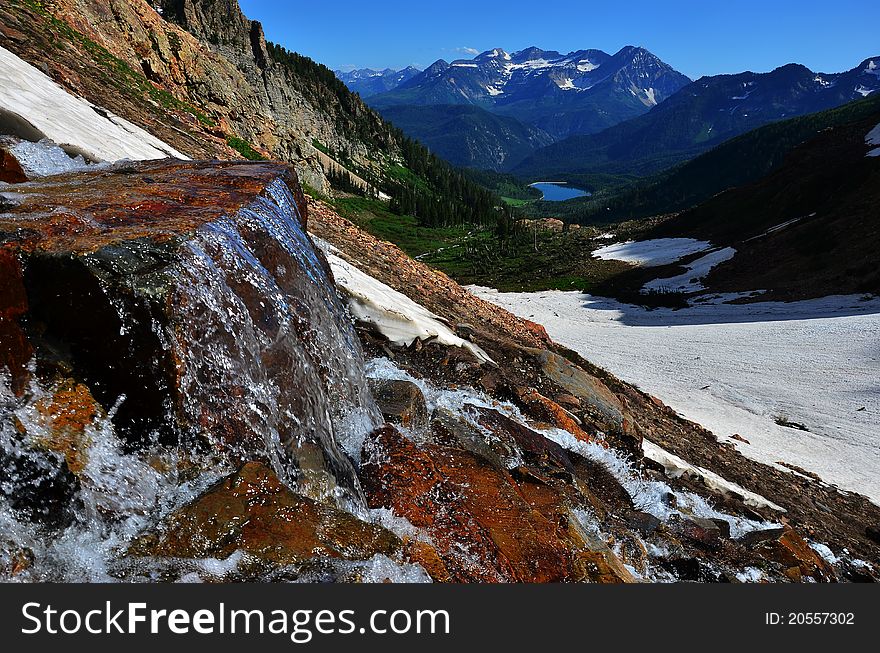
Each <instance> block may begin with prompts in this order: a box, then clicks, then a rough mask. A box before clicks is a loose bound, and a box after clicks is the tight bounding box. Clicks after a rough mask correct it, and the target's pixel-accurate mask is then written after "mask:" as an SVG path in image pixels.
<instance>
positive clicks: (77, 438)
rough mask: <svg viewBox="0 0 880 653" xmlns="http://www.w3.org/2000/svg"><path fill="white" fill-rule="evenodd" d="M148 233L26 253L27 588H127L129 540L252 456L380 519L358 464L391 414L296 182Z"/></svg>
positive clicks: (10, 495) (11, 531) (3, 447)
mask: <svg viewBox="0 0 880 653" xmlns="http://www.w3.org/2000/svg"><path fill="white" fill-rule="evenodd" d="M85 174H88V173H85ZM233 174H234V173H233ZM149 183H150V184H153V183H154V182H153V181H152V179H150V182H149ZM121 192H124V191H121ZM252 197H253V195H252ZM200 199H201V198H200ZM123 202H124V200H122V201H121V202H120V204H121V205H124V204H123ZM87 224H88V226H89V228H91V226H93V225H94V226H95V228H96V229H101V228H104V227H103V226H102V225H100V224H98V223H95V222H94V221H91V222H88V223H87ZM147 232H148V235H147V236H146V237H143V236H142V235H140V234H138V236H136V237H128V235H127V234H126V237H123V238H120V239H119V240H118V241H115V242H114V243H113V244H111V245H107V246H104V247H102V248H100V249H98V250H97V251H94V252H87V253H70V254H64V255H60V256H59V255H56V254H42V253H39V252H37V253H34V254H29V255H26V256H24V257H23V266H22V270H23V276H22V279H23V289H24V290H26V294H27V297H28V304H29V305H28V314H27V316H26V319H24V320H23V321H22V325H23V327H24V329H25V331H26V332H27V334H28V337H29V338H30V339H31V340H32V342H33V345H34V350H35V351H36V356H35V359H34V360H33V361H32V363H31V364H30V366H29V373H28V377H29V378H28V380H27V382H26V383H24V391H23V392H22V391H21V387H19V386H21V384H20V383H19V382H18V381H16V380H15V379H14V378H13V375H11V374H10V373H9V371H7V370H6V369H5V368H0V530H2V531H3V536H2V537H0V577H6V575H7V574H8V573H9V570H10V569H14V568H15V565H17V564H19V563H20V562H21V561H19V560H17V558H16V556H19V555H25V553H21V552H27V553H26V555H27V556H33V557H34V558H35V560H33V565H32V566H29V567H28V570H29V571H27V572H26V573H25V575H24V576H22V578H24V579H30V580H87V581H88V580H113V579H114V578H118V577H130V576H129V575H127V574H129V572H126V571H120V570H119V568H118V567H119V565H122V564H123V563H122V561H121V558H120V554H121V553H122V552H124V550H125V548H126V546H127V544H128V542H130V541H131V539H132V538H133V537H134V536H136V535H137V534H138V533H139V532H142V531H143V529H144V528H146V527H148V526H150V524H154V523H155V522H156V521H157V520H158V519H160V518H161V516H162V515H165V514H167V513H168V512H169V511H170V510H173V509H175V508H176V507H178V506H180V505H182V504H183V503H185V502H187V501H189V500H191V499H193V498H194V497H195V496H197V495H198V494H199V493H200V492H201V491H204V490H205V489H206V488H207V487H208V486H210V485H211V484H212V483H214V482H216V481H217V480H218V479H219V478H221V477H222V476H223V475H225V474H228V473H230V472H231V471H232V470H233V469H234V468H235V467H236V466H237V465H239V464H240V463H242V462H243V461H247V460H254V459H262V460H265V461H268V462H269V464H270V465H271V466H272V467H273V469H274V471H275V472H276V473H277V475H278V476H279V478H281V479H282V480H283V481H284V482H285V483H286V484H287V485H288V486H289V487H291V488H292V489H293V490H294V491H296V492H298V493H300V494H303V495H306V496H308V497H310V498H312V499H315V500H318V501H321V502H326V503H331V504H334V505H336V506H338V507H341V508H343V509H345V510H348V511H349V512H352V513H354V514H356V515H357V516H359V517H361V518H367V517H368V512H367V510H366V506H365V502H364V500H363V495H362V492H361V489H360V485H359V481H358V477H357V473H356V470H355V465H354V463H353V462H352V461H353V460H356V459H357V457H358V454H359V452H360V448H361V446H362V444H363V441H364V439H365V437H366V436H367V435H368V434H369V433H370V432H371V431H372V430H374V429H375V428H376V427H378V426H379V425H381V423H382V417H381V414H380V412H379V410H378V408H377V407H376V405H375V402H374V400H373V398H372V396H371V394H370V392H369V389H368V385H367V382H366V377H365V373H364V360H363V354H362V351H361V347H360V343H359V341H358V338H357V335H356V333H355V331H354V327H353V322H352V319H351V317H350V315H349V314H348V313H347V310H346V308H345V307H344V305H343V304H342V303H341V301H340V299H339V297H338V296H337V292H336V288H335V284H334V281H333V278H332V275H331V273H330V271H329V267H328V266H327V264H326V261H325V260H324V259H323V257H322V256H321V255H320V254H319V253H317V252H316V250H315V248H314V247H313V244H312V242H311V240H310V239H309V237H308V235H307V233H306V231H305V227H304V220H303V219H302V217H301V215H300V211H299V208H298V205H297V202H296V200H295V197H294V195H293V193H292V192H291V190H290V188H289V187H288V185H287V183H286V182H285V179H284V177H283V176H279V177H277V178H276V179H275V180H274V181H272V182H270V183H268V184H267V185H266V186H265V187H264V188H263V190H262V192H261V193H260V194H259V195H257V196H256V197H255V198H254V199H251V201H250V203H249V204H247V205H246V206H244V208H239V209H237V210H236V211H234V212H230V213H228V214H226V215H224V216H222V217H219V218H217V219H212V220H210V221H204V222H202V223H201V224H200V225H199V226H196V227H194V228H189V229H187V230H186V231H184V232H183V233H180V232H177V231H172V230H171V229H170V228H167V227H164V226H162V227H160V232H159V233H154V232H149V231H148V230H147ZM102 233H103V232H102ZM24 290H23V291H24ZM3 344H4V346H5V344H6V343H5V342H4V343H3ZM138 573H139V574H140V576H138V577H140V578H142V577H144V576H147V577H154V576H155V575H156V574H157V573H159V572H157V571H156V570H155V569H146V570H141V572H138Z"/></svg>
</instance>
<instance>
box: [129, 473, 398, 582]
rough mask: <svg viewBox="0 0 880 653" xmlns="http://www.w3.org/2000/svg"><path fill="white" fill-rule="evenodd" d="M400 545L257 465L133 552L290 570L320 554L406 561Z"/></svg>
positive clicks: (209, 494) (227, 480)
mask: <svg viewBox="0 0 880 653" xmlns="http://www.w3.org/2000/svg"><path fill="white" fill-rule="evenodd" d="M401 546H402V543H401V541H400V539H399V538H398V537H397V536H396V535H394V534H392V533H390V532H389V531H387V530H385V529H384V528H381V527H379V526H375V525H373V524H368V523H366V522H363V521H361V520H359V519H357V518H356V517H354V516H353V515H351V514H349V513H347V512H344V511H342V510H339V509H336V508H333V507H331V506H329V505H326V504H321V503H318V502H316V501H314V500H312V499H309V498H308V497H305V496H302V495H300V494H296V493H295V492H293V491H291V490H290V489H289V488H288V487H286V486H285V485H284V484H283V483H281V481H279V480H278V477H277V476H276V475H275V473H274V472H273V471H272V470H271V469H269V468H268V467H267V466H266V465H265V464H263V463H258V462H252V463H247V464H245V465H244V466H243V467H242V468H241V469H239V470H238V471H237V472H235V473H234V474H232V475H231V476H228V477H227V478H225V479H223V480H222V481H221V482H220V483H218V484H217V485H215V486H214V487H212V488H210V489H209V490H207V491H206V492H205V493H204V494H202V495H201V496H200V497H198V498H197V499H196V500H194V501H193V502H192V503H190V504H188V505H186V506H183V507H182V508H179V509H178V510H176V511H175V512H173V513H172V514H171V515H169V516H168V517H167V518H166V519H164V520H163V521H162V523H160V524H159V525H158V526H157V527H156V528H155V530H153V531H151V532H149V533H146V534H144V535H142V536H140V537H139V538H138V539H137V540H135V541H134V542H133V543H132V545H131V547H130V548H129V550H128V553H127V555H129V556H159V557H173V558H219V559H226V558H228V557H229V556H230V555H232V554H233V553H235V552H236V551H243V552H245V553H247V554H249V555H251V556H253V557H255V558H258V559H260V560H263V561H266V562H270V563H273V564H275V565H281V566H286V565H299V564H302V563H304V562H307V561H309V560H311V559H312V558H314V557H331V558H343V559H347V560H366V559H369V558H371V557H373V556H374V555H376V554H383V555H386V556H389V557H393V556H397V557H400V554H401Z"/></svg>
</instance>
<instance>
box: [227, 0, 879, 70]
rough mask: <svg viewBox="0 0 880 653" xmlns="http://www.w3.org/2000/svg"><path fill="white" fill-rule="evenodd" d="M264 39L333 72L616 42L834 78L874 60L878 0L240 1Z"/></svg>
mask: <svg viewBox="0 0 880 653" xmlns="http://www.w3.org/2000/svg"><path fill="white" fill-rule="evenodd" d="M239 2H240V4H241V7H242V9H243V10H244V12H245V14H246V15H247V16H248V17H249V18H253V19H256V20H260V21H261V22H262V23H263V27H264V29H265V31H266V36H267V38H268V39H269V40H271V41H275V42H276V43H280V44H281V45H284V46H285V47H287V48H288V49H290V50H295V51H297V52H300V53H302V54H305V55H307V56H309V57H311V58H313V59H315V60H316V61H319V62H321V63H323V64H326V65H327V66H329V67H331V68H352V67H357V68H385V67H392V68H402V67H405V66H407V65H409V64H414V65H418V66H420V67H425V66H427V65H430V64H431V63H433V62H434V61H436V60H437V59H441V58H442V59H446V60H452V59H458V58H464V57H468V58H469V57H471V56H473V53H476V52H482V51H484V50H489V49H492V48H495V47H501V48H504V49H506V50H508V51H514V50H519V49H522V48H525V47H528V46H530V45H536V46H538V47H541V48H544V49H546V50H559V51H560V52H570V51H572V50H580V49H586V48H598V49H600V50H605V51H606V52H610V53H614V52H616V51H617V50H619V49H620V48H621V47H623V46H624V45H639V46H642V47H645V48H647V49H648V50H651V51H652V52H653V53H654V54H656V55H657V56H659V57H660V58H661V59H663V60H664V61H666V62H667V63H669V64H670V65H672V66H673V67H674V68H676V69H677V70H679V71H681V72H683V73H685V74H686V75H689V76H690V77H693V78H696V77H699V76H701V75H715V74H720V73H734V72H742V71H744V70H752V71H755V72H765V71H768V70H772V69H773V68H776V67H777V66H781V65H783V64H786V63H792V62H796V63H802V64H805V65H806V66H808V67H809V68H811V69H812V70H815V71H817V72H829V73H830V72H839V71H842V70H848V69H850V68H853V67H855V66H856V65H857V64H858V63H859V62H861V61H862V60H863V59H866V58H868V57H871V56H875V55H880V29H878V23H877V16H878V11H877V7H878V5H877V4H876V3H877V2H878V0H834V1H833V2H825V1H823V2H817V1H816V0H757V1H756V0H725V1H724V2H719V1H717V0H702V1H697V0H610V1H609V0H602V1H601V2H595V1H590V0H556V1H550V2H547V1H545V2H541V1H540V0H530V1H522V0H506V1H505V0H494V1H486V0H445V1H443V0H438V1H430V0H428V1H426V0H407V1H403V0H361V1H359V2H353V1H351V0H292V1H284V0H239Z"/></svg>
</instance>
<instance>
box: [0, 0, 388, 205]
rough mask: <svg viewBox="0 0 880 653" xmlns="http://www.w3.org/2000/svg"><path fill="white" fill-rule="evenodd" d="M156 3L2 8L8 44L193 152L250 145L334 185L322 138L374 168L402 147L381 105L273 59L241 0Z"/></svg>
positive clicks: (119, 0)
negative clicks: (339, 94)
mask: <svg viewBox="0 0 880 653" xmlns="http://www.w3.org/2000/svg"><path fill="white" fill-rule="evenodd" d="M153 4H154V3H153ZM153 4H151V3H149V2H146V0H52V1H51V2H46V3H39V4H37V3H26V2H23V1H21V2H19V1H16V2H13V3H10V4H9V5H8V6H4V8H2V9H0V37H2V38H0V45H3V47H6V48H8V49H10V50H12V51H13V52H15V53H16V54H17V55H18V56H20V57H22V58H23V59H25V60H26V61H28V62H30V63H32V64H34V65H37V66H39V67H41V68H44V69H45V72H47V74H49V75H50V76H51V77H52V78H53V79H55V80H56V81H57V82H59V83H60V84H61V85H62V86H63V87H65V88H66V89H68V90H70V91H72V92H73V93H75V94H78V95H81V96H83V97H85V98H86V99H87V100H89V101H91V102H92V103H94V104H96V105H99V106H102V107H106V108H107V109H109V110H111V111H113V112H114V113H116V114H117V115H120V116H123V117H124V118H127V119H128V120H131V121H132V122H134V123H136V124H138V125H140V126H142V127H144V128H146V129H147V130H148V131H150V132H151V133H153V134H154V135H156V136H157V137H159V138H161V139H162V140H163V141H165V142H167V143H169V144H171V145H172V146H174V147H175V148H177V149H178V150H180V151H181V152H184V153H185V154H187V155H189V156H191V157H193V158H211V157H217V158H237V157H240V156H241V154H240V152H241V151H242V147H241V145H247V144H250V145H251V146H253V147H254V148H255V149H256V151H257V153H258V154H259V153H262V155H263V156H266V157H270V158H275V159H281V160H285V161H290V162H292V163H293V164H294V165H295V167H296V170H297V173H298V174H299V175H300V177H301V179H302V180H303V181H304V182H306V183H308V184H310V185H311V186H313V187H315V188H319V189H326V188H327V181H326V177H325V174H324V166H323V165H322V163H321V161H320V160H319V151H318V150H317V149H316V148H315V147H314V142H316V141H317V142H319V143H321V144H322V146H323V147H325V148H328V149H329V150H332V151H337V152H346V153H348V154H349V155H350V156H351V158H352V160H353V161H354V162H355V163H356V164H358V165H359V166H362V167H367V168H369V167H370V166H372V165H374V163H373V161H375V160H378V159H381V158H383V157H384V156H387V155H389V154H390V155H391V156H393V155H394V151H395V145H394V137H393V136H392V135H391V132H390V131H389V128H388V127H387V126H386V125H384V123H383V122H382V121H381V119H380V118H379V117H378V116H377V115H376V114H375V113H373V112H372V111H371V110H370V109H369V108H368V107H366V105H364V104H363V103H362V102H360V100H359V99H357V98H356V97H355V96H351V95H350V94H348V93H347V92H346V93H345V98H344V99H345V101H346V105H345V107H343V106H341V101H340V100H338V99H336V100H331V98H333V95H334V93H335V91H334V89H332V88H328V87H327V86H325V83H326V81H327V80H308V79H306V78H305V76H303V75H302V74H299V75H297V74H294V73H293V72H292V71H291V70H290V69H289V68H287V67H286V66H285V65H284V64H282V63H279V62H276V61H274V60H273V58H272V57H271V56H270V54H269V51H268V50H267V46H266V42H265V38H264V37H263V31H262V27H261V26H260V24H259V23H257V22H251V21H248V20H247V19H246V18H245V17H244V16H243V14H242V13H241V10H240V9H239V7H238V4H237V2H235V1H234V0H230V1H228V2H216V1H210V2H209V1H207V0H185V1H184V0H179V1H178V0H168V1H167V2H164V3H159V6H161V7H163V9H164V14H165V17H163V15H161V14H159V13H157V11H156V9H155V8H154V6H153ZM166 18H169V19H171V20H166ZM172 20H177V21H179V23H180V24H181V25H182V26H183V27H181V26H179V25H177V24H174V22H171V21H172ZM329 79H330V80H334V81H335V78H333V77H332V75H330V77H329ZM339 84H340V85H341V82H339ZM342 90H344V88H343V89H342ZM367 125H369V127H368V128H367ZM364 134H366V136H364ZM236 139H240V142H239V140H236ZM230 143H232V144H233V145H236V148H237V149H235V148H233V147H231V146H230Z"/></svg>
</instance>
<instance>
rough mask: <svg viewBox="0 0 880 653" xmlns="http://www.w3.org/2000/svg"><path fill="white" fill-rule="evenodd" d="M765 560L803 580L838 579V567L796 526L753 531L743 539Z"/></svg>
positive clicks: (791, 577) (796, 579)
mask: <svg viewBox="0 0 880 653" xmlns="http://www.w3.org/2000/svg"><path fill="white" fill-rule="evenodd" d="M739 542H740V544H743V545H744V546H746V547H748V548H750V549H751V550H753V551H754V552H756V553H757V554H758V555H760V556H761V557H762V558H764V559H765V560H768V561H770V562H773V563H776V564H778V565H780V567H781V568H782V569H783V571H784V573H785V575H786V576H788V577H789V578H790V579H791V580H793V581H800V580H801V578H802V577H803V576H810V577H812V578H813V579H814V580H817V581H830V580H834V579H835V577H836V575H835V572H834V569H833V568H832V567H831V565H829V564H828V563H827V562H826V561H825V560H824V559H823V558H822V557H821V556H820V555H819V554H818V553H816V551H814V550H813V549H812V548H811V547H810V545H809V544H807V542H806V541H805V540H804V538H803V537H801V535H800V534H799V533H798V532H797V531H796V530H794V529H793V528H788V527H785V528H777V529H768V530H763V531H753V532H751V533H748V534H747V535H745V536H743V537H742V538H740V539H739Z"/></svg>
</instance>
